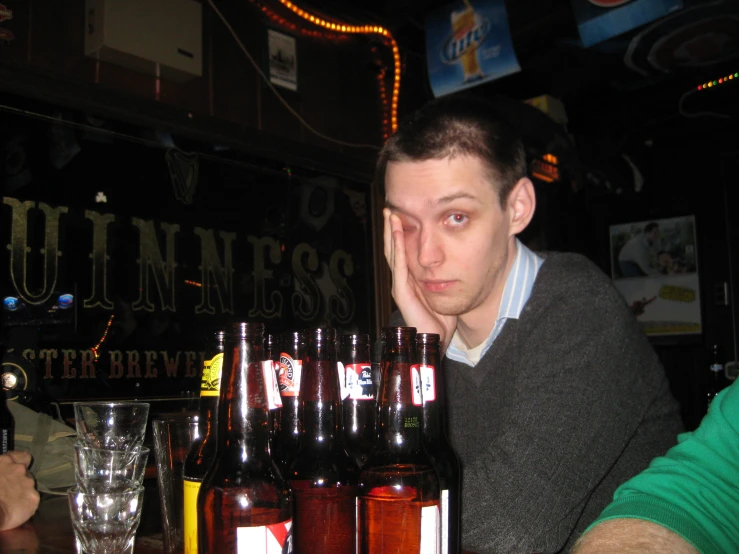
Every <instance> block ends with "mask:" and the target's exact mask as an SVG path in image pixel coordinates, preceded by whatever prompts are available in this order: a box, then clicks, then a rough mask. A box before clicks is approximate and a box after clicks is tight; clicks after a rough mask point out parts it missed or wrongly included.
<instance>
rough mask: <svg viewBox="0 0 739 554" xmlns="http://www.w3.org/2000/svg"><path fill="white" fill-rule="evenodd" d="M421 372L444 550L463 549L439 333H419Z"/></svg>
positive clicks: (454, 553) (425, 432)
mask: <svg viewBox="0 0 739 554" xmlns="http://www.w3.org/2000/svg"><path fill="white" fill-rule="evenodd" d="M416 353H417V355H418V372H419V374H420V376H421V386H422V390H421V395H422V397H423V440H424V445H425V446H426V452H428V454H429V456H431V460H432V461H433V463H434V467H435V468H436V473H437V474H438V475H439V487H440V494H439V496H440V501H441V510H440V514H441V549H440V551H441V554H458V553H459V552H460V542H459V541H460V536H459V528H460V527H459V517H460V511H459V506H460V493H461V483H460V478H461V476H460V469H459V460H458V459H457V455H456V454H455V453H454V450H452V447H451V445H450V444H449V441H448V439H447V434H446V419H445V417H446V416H445V410H444V408H445V406H446V401H445V396H444V376H443V374H442V369H441V354H440V351H439V335H437V334H435V333H418V334H417V335H416Z"/></svg>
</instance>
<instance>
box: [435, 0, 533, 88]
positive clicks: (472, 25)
mask: <svg viewBox="0 0 739 554" xmlns="http://www.w3.org/2000/svg"><path fill="white" fill-rule="evenodd" d="M426 59H427V65H428V72H429V81H430V83H431V88H432V90H433V92H434V96H436V97H437V98H438V97H439V96H443V95H445V94H451V93H453V92H456V91H458V90H463V89H466V88H470V87H474V86H477V85H479V84H481V83H485V82H488V81H492V80H494V79H499V78H501V77H505V76H506V75H510V74H511V73H517V72H518V71H521V67H520V66H519V65H518V60H517V59H516V53H515V52H514V50H513V42H512V41H511V32H510V29H509V28H508V16H507V15H506V9H505V4H504V2H503V0H463V1H462V0H460V1H457V2H454V3H452V4H447V5H446V6H444V7H443V8H440V9H438V10H436V11H434V12H432V13H431V15H429V17H428V18H427V20H426Z"/></svg>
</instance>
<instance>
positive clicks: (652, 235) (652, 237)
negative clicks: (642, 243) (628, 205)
mask: <svg viewBox="0 0 739 554" xmlns="http://www.w3.org/2000/svg"><path fill="white" fill-rule="evenodd" d="M658 240H659V227H655V228H654V229H652V230H651V231H649V232H648V233H647V241H649V244H654V243H655V242H657V241H658Z"/></svg>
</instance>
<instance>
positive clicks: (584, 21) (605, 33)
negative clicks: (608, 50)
mask: <svg viewBox="0 0 739 554" xmlns="http://www.w3.org/2000/svg"><path fill="white" fill-rule="evenodd" d="M570 1H571V2H572V11H573V12H574V14H575V19H576V20H577V29H578V31H579V32H580V39H581V40H582V44H583V46H584V47H586V48H587V47H588V46H592V45H594V44H597V43H599V42H603V41H604V40H607V39H609V38H611V37H615V36H618V35H621V34H623V33H626V32H628V31H631V30H632V29H636V28H637V27H641V26H642V25H644V24H646V23H649V22H651V21H655V20H656V19H659V18H660V17H663V16H665V15H667V14H668V13H672V12H674V11H677V10H679V9H681V8H682V7H683V0H570Z"/></svg>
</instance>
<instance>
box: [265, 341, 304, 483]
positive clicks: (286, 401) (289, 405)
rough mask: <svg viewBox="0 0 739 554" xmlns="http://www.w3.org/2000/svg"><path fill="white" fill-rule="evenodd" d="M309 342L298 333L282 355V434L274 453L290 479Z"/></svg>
mask: <svg viewBox="0 0 739 554" xmlns="http://www.w3.org/2000/svg"><path fill="white" fill-rule="evenodd" d="M304 350H305V342H304V338H303V333H301V332H299V331H295V332H292V333H289V334H288V335H287V336H285V337H284V338H283V342H282V351H281V352H280V373H279V378H278V384H279V387H280V396H281V397H282V414H281V415H282V418H281V421H280V434H279V437H278V438H277V441H276V444H275V448H274V450H273V452H272V458H273V459H274V461H275V463H276V464H277V467H278V468H279V469H280V471H281V472H283V475H287V471H288V469H289V468H290V464H291V463H292V461H293V458H295V453H296V452H297V451H298V440H299V438H300V378H301V372H302V368H303V355H304Z"/></svg>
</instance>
